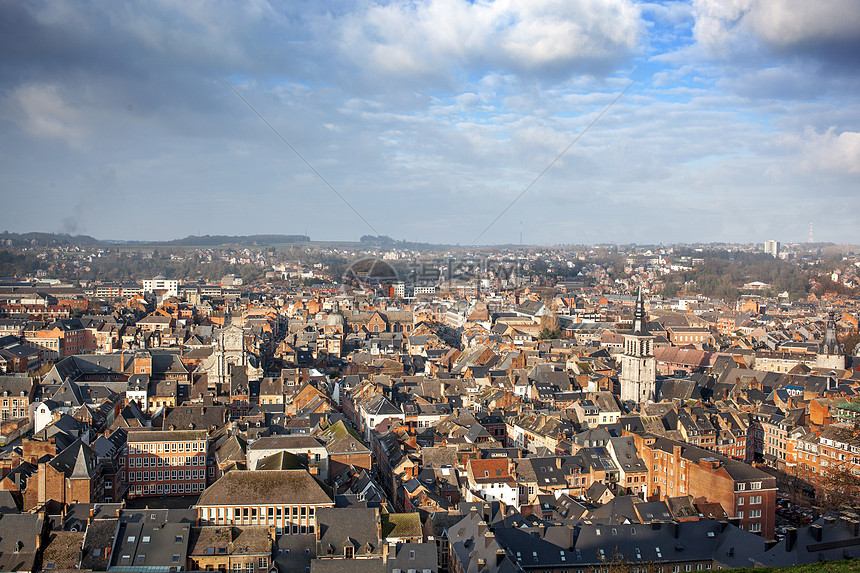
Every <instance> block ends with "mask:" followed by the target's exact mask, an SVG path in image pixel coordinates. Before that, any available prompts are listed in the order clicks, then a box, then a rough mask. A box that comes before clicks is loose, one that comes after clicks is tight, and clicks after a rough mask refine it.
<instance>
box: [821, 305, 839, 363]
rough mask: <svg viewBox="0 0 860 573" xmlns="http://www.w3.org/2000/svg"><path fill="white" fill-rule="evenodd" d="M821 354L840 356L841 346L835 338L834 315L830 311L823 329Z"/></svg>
mask: <svg viewBox="0 0 860 573" xmlns="http://www.w3.org/2000/svg"><path fill="white" fill-rule="evenodd" d="M821 352H822V353H823V354H833V355H837V354H842V345H841V344H840V343H839V338H837V336H836V313H835V312H834V311H833V310H831V311H830V313H829V314H828V318H827V322H826V325H825V328H824V343H823V344H822V345H821Z"/></svg>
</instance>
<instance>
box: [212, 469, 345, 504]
mask: <svg viewBox="0 0 860 573" xmlns="http://www.w3.org/2000/svg"><path fill="white" fill-rule="evenodd" d="M331 503H332V500H331V498H329V496H328V495H327V494H326V492H325V491H324V490H323V489H322V487H320V485H319V484H318V483H317V481H316V480H314V478H313V477H312V476H311V475H310V474H309V473H308V472H306V471H305V470H281V471H252V470H248V471H231V472H227V473H226V474H224V475H223V476H221V477H220V478H219V479H218V481H216V482H215V483H213V484H212V485H211V486H209V487H208V488H206V490H205V491H204V492H203V493H202V494H201V496H200V499H199V501H198V502H197V505H198V506H209V505H294V504H306V505H327V504H331Z"/></svg>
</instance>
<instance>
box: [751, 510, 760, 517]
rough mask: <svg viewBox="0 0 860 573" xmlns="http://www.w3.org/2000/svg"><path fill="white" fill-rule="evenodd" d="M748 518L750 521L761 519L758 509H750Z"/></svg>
mask: <svg viewBox="0 0 860 573" xmlns="http://www.w3.org/2000/svg"><path fill="white" fill-rule="evenodd" d="M749 516H750V519H756V518H758V517H761V510H760V509H751V510H750V513H749Z"/></svg>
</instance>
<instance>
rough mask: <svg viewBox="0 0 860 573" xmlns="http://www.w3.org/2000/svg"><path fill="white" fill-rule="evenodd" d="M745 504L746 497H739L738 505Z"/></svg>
mask: <svg viewBox="0 0 860 573" xmlns="http://www.w3.org/2000/svg"><path fill="white" fill-rule="evenodd" d="M743 504H744V498H742V497H739V498H738V505H743Z"/></svg>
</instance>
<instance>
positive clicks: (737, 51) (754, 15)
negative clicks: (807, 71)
mask: <svg viewBox="0 0 860 573" xmlns="http://www.w3.org/2000/svg"><path fill="white" fill-rule="evenodd" d="M693 6H694V13H695V17H696V24H695V27H694V34H695V37H696V39H697V40H698V42H699V43H700V44H702V45H703V46H704V47H705V48H707V49H708V50H709V52H710V53H711V54H712V55H716V56H721V57H725V58H734V57H737V56H741V55H744V54H746V55H747V56H749V55H751V54H755V52H757V51H758V50H760V49H767V50H771V51H773V52H774V53H777V54H783V55H788V56H800V57H810V58H813V59H816V60H820V61H822V62H827V63H831V64H837V65H840V66H845V65H849V66H852V67H854V68H855V71H856V61H857V60H856V58H857V56H858V54H860V34H858V33H857V30H860V10H858V9H857V3H856V1H855V0H816V1H815V2H810V1H808V0H694V2H693Z"/></svg>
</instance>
